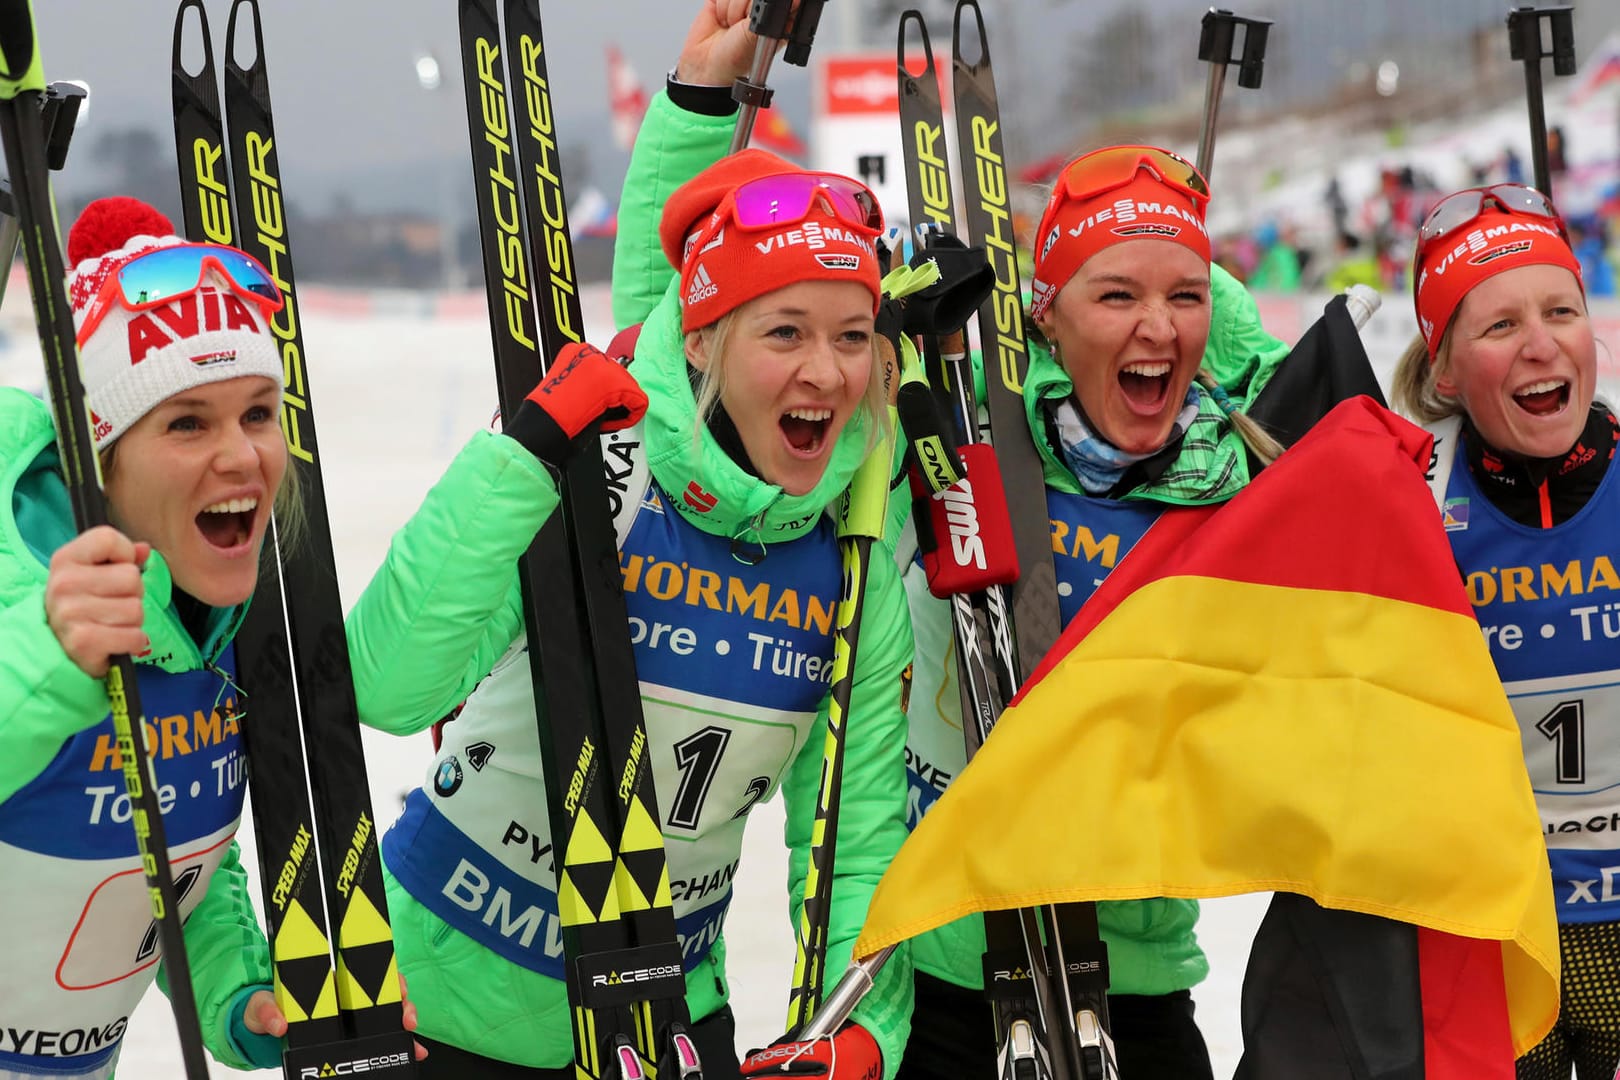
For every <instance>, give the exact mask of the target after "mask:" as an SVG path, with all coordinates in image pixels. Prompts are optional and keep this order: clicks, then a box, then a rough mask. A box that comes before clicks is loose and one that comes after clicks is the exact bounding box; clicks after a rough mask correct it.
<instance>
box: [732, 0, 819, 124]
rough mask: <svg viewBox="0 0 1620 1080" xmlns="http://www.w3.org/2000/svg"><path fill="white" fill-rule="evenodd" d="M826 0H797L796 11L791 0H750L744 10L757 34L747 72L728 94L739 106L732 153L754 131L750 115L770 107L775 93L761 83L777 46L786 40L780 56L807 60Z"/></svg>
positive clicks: (798, 62) (800, 62) (796, 61)
mask: <svg viewBox="0 0 1620 1080" xmlns="http://www.w3.org/2000/svg"><path fill="white" fill-rule="evenodd" d="M826 2H827V0H801V2H800V4H799V9H798V11H797V12H795V11H794V10H793V3H792V0H754V3H753V7H752V8H750V9H749V12H748V26H749V29H751V30H753V32H754V33H755V34H757V35H758V36H759V41H758V42H757V43H756V44H755V46H754V62H753V64H752V66H751V67H750V68H749V71H748V74H747V75H745V76H743V77H741V78H739V79H737V81H736V82H735V83H733V84H732V87H731V96H732V97H734V98H736V99H737V101H738V102H739V103H741V105H742V110H741V112H740V113H739V114H738V116H737V129H736V131H735V132H734V133H733V134H732V136H731V150H730V151H729V153H733V154H735V153H736V152H737V151H739V150H741V149H743V148H744V147H745V146H747V145H748V138H749V136H750V135H752V134H753V133H754V117H755V116H757V115H758V114H759V110H761V109H768V108H770V107H771V96H772V95H773V94H774V93H775V91H774V90H772V89H771V88H770V87H769V86H767V85H766V84H765V77H766V76H767V75H768V74H770V70H771V60H772V59H773V58H774V57H775V56H776V49H777V46H778V45H780V44H781V43H782V42H783V41H786V42H787V50H786V51H785V52H784V53H783V54H782V59H783V60H785V61H787V62H788V63H790V64H794V65H797V66H798V67H803V66H804V65H805V64H806V63H808V62H809V59H810V46H811V43H812V42H813V41H814V40H815V36H816V27H817V26H819V25H820V23H821V7H822V5H823V4H825V3H826Z"/></svg>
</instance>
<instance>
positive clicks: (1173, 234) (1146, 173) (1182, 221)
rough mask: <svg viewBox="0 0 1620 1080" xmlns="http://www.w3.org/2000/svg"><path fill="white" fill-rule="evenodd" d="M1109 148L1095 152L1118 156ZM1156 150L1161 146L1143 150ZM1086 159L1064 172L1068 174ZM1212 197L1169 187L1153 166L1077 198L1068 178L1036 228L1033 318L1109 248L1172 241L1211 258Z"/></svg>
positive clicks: (1138, 169)
mask: <svg viewBox="0 0 1620 1080" xmlns="http://www.w3.org/2000/svg"><path fill="white" fill-rule="evenodd" d="M1122 149H1127V148H1122V147H1107V148H1105V149H1104V150H1099V151H1093V153H1109V154H1115V153H1118V152H1119V151H1120V150H1122ZM1143 149H1144V150H1149V151H1151V150H1155V149H1156V148H1155V147H1143ZM1090 156H1091V154H1086V155H1082V156H1081V157H1080V158H1077V159H1076V160H1075V162H1071V163H1070V165H1069V166H1066V167H1065V168H1064V172H1065V173H1067V172H1068V170H1069V168H1072V167H1073V165H1074V164H1075V163H1078V162H1082V161H1084V160H1085V158H1087V157H1090ZM1208 201H1209V200H1208V198H1207V197H1196V196H1193V195H1189V194H1188V193H1187V192H1185V191H1182V190H1180V189H1178V188H1174V187H1171V186H1170V185H1169V184H1166V183H1165V182H1164V181H1163V180H1162V179H1161V178H1160V177H1159V176H1158V175H1157V174H1156V173H1155V172H1154V171H1153V168H1152V166H1151V165H1150V164H1147V163H1145V162H1144V163H1143V164H1142V165H1139V166H1137V167H1136V168H1135V169H1134V170H1132V172H1131V174H1130V180H1129V181H1127V182H1126V183H1123V184H1119V185H1116V186H1114V187H1111V188H1107V189H1106V190H1102V191H1098V192H1096V193H1094V194H1092V195H1090V196H1088V197H1085V198H1075V197H1073V196H1071V195H1070V194H1069V188H1068V186H1067V184H1066V183H1065V182H1064V181H1063V180H1061V179H1060V180H1059V181H1058V185H1057V187H1056V188H1054V189H1053V191H1052V197H1051V198H1050V199H1049V200H1047V203H1046V210H1045V212H1043V213H1042V214H1041V224H1040V228H1039V229H1037V230H1036V232H1035V236H1036V237H1037V239H1038V241H1039V244H1040V246H1039V247H1038V248H1037V250H1036V252H1035V273H1034V280H1033V281H1032V282H1031V292H1032V294H1033V297H1034V302H1033V304H1032V305H1031V307H1030V314H1031V315H1032V316H1033V317H1035V318H1039V317H1040V316H1042V315H1043V314H1045V313H1046V310H1047V309H1048V308H1049V307H1051V306H1052V301H1053V300H1054V299H1056V297H1057V294H1058V290H1060V289H1062V288H1063V286H1065V285H1067V284H1068V283H1069V279H1070V278H1071V277H1073V276H1074V274H1075V271H1077V270H1079V269H1080V267H1082V266H1084V265H1085V263H1086V260H1087V259H1089V258H1091V257H1092V256H1093V255H1095V254H1097V252H1099V251H1101V250H1102V249H1103V248H1105V247H1108V246H1110V245H1112V244H1119V243H1123V242H1125V241H1126V240H1170V241H1173V242H1174V243H1177V244H1180V245H1182V246H1183V247H1185V248H1187V249H1188V250H1190V251H1192V252H1194V253H1195V254H1197V255H1198V257H1199V258H1200V259H1203V260H1204V261H1205V262H1206V263H1207V262H1209V259H1210V246H1209V231H1208V230H1207V229H1206V228H1205V227H1204V207H1205V206H1206V204H1207V203H1208Z"/></svg>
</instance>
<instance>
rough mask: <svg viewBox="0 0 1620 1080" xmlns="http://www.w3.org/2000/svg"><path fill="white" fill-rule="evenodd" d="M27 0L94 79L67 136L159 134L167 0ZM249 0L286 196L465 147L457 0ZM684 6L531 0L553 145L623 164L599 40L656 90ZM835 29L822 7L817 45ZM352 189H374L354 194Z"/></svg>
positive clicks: (392, 195)
mask: <svg viewBox="0 0 1620 1080" xmlns="http://www.w3.org/2000/svg"><path fill="white" fill-rule="evenodd" d="M839 2H841V0H835V2H834V3H833V4H831V5H829V8H830V9H831V8H836V7H837V4H838V3H839ZM1038 2H1040V0H1038ZM34 3H35V10H36V18H37V21H38V31H39V38H40V43H41V48H42V50H43V54H44V60H45V73H46V78H47V79H50V80H57V79H80V80H83V81H85V82H87V83H89V85H90V88H91V95H92V96H91V109H90V113H89V119H88V122H87V123H86V124H84V125H83V126H82V127H81V129H80V131H79V132H78V133H77V134H76V136H75V138H76V140H77V139H78V137H79V136H82V137H83V139H84V143H82V144H81V143H78V142H77V141H76V145H81V146H82V145H87V144H90V143H93V142H94V140H95V138H96V137H97V136H98V135H99V134H102V133H105V132H106V131H109V130H113V129H116V128H123V127H129V126H132V125H137V124H145V125H148V126H150V127H152V128H153V129H154V130H156V131H157V132H158V133H159V134H160V135H161V136H162V138H163V139H164V141H165V143H166V144H167V143H168V142H169V140H170V138H171V136H170V132H171V127H170V106H169V60H170V53H171V43H172V39H173V21H174V12H175V10H176V7H177V5H176V4H175V3H174V2H173V0H34ZM207 7H208V13H209V17H210V20H211V22H212V24H213V26H212V29H213V33H214V38H215V43H216V44H215V49H216V54H217V56H218V57H219V59H220V62H222V60H223V52H222V51H221V43H222V41H223V38H224V34H225V24H226V19H227V15H228V12H229V9H230V5H229V3H228V2H226V0H208V3H207ZM261 8H262V10H263V18H264V35H265V53H266V57H267V62H268V66H269V75H270V83H271V90H272V94H273V96H274V101H275V109H276V130H277V135H278V141H279V142H280V143H281V146H280V153H281V166H282V172H283V175H284V177H285V179H286V181H287V185H288V190H289V192H292V193H294V195H295V197H296V195H297V193H299V192H309V191H313V190H320V191H323V192H324V191H326V190H328V189H329V188H330V186H331V185H332V183H333V182H334V178H335V177H338V176H342V175H346V174H349V173H351V172H352V171H354V170H357V169H362V170H367V169H368V167H369V173H368V176H367V180H366V183H367V184H368V185H370V186H371V187H372V188H373V190H374V191H375V194H376V195H377V196H378V197H379V198H380V199H381V200H382V201H384V202H389V201H394V200H395V199H396V198H397V192H394V191H393V190H392V189H393V188H394V187H395V185H396V184H398V185H402V186H406V187H408V186H410V184H411V183H412V180H411V177H410V175H409V174H410V173H412V172H413V171H417V172H419V171H420V170H421V166H422V165H423V164H424V163H428V162H432V161H435V160H437V159H442V158H445V157H447V156H449V155H451V154H452V153H454V154H455V155H457V156H458V157H459V156H464V155H465V153H466V145H467V141H466V140H467V136H466V126H465V120H464V113H463V111H462V104H461V75H460V61H459V54H458V52H457V35H458V31H457V25H456V10H457V5H456V3H455V0H261ZM696 10H697V5H696V4H695V3H693V2H690V0H543V3H542V11H543V15H544V19H545V38H546V46H547V50H548V53H549V54H550V56H549V69H550V74H551V77H552V81H553V83H554V87H553V94H554V97H555V101H556V108H557V110H558V113H559V117H560V119H559V124H560V127H561V133H562V138H563V143H564V145H565V147H566V145H567V144H568V143H569V142H570V141H576V142H577V141H581V140H584V141H594V142H597V143H599V145H600V147H601V149H600V154H601V156H602V158H603V161H604V162H605V163H616V164H617V166H618V168H620V169H622V161H618V160H617V159H618V155H617V153H616V151H614V150H613V149H612V147H611V140H610V139H608V138H606V136H605V123H604V121H605V118H606V101H607V83H606V77H605V74H604V71H603V57H604V53H605V46H606V45H607V43H608V42H609V41H612V42H614V43H616V44H617V45H618V47H619V48H620V50H621V51H622V52H623V53H624V54H625V56H626V57H627V58H628V59H629V61H630V63H631V65H632V66H633V67H634V68H635V69H636V70H637V72H638V74H639V75H640V76H641V78H642V80H643V82H644V83H646V84H648V86H649V87H650V88H652V89H656V88H657V87H658V86H661V85H662V78H663V73H664V72H665V71H666V70H667V69H668V68H669V67H671V66H672V65H673V63H674V60H675V57H676V55H677V53H678V51H679V49H680V45H681V42H682V40H683V39H684V37H685V33H686V28H687V26H688V24H689V23H690V22H691V18H692V14H693V13H694V12H695V11H696ZM839 32H840V26H839V24H838V22H837V19H836V18H835V17H834V15H833V14H832V13H831V11H829V14H828V15H827V17H826V18H825V19H824V20H823V36H822V37H821V38H818V45H819V44H820V43H821V41H823V40H831V39H832V38H833V36H834V35H836V34H838V33H839ZM429 51H431V52H433V53H435V54H436V55H437V56H438V57H439V59H440V61H441V63H442V64H443V66H444V75H445V82H444V85H443V87H442V89H440V90H439V91H438V92H436V93H431V94H430V93H429V92H427V91H425V90H423V89H422V88H421V86H420V85H419V84H418V82H417V78H416V73H415V66H414V65H415V60H416V58H417V57H418V56H420V55H421V54H423V53H425V52H429ZM771 81H772V83H773V84H775V85H778V86H780V87H782V88H783V93H784V95H786V96H788V97H790V98H796V100H794V101H793V102H792V104H794V105H797V106H799V107H800V108H801V109H802V108H803V104H802V99H803V97H804V95H805V92H806V84H805V80H804V76H803V74H802V72H801V70H800V69H796V68H795V69H785V70H784V65H780V64H779V65H777V67H776V69H774V71H773V77H772V80H771ZM594 153H595V152H594V151H593V156H594ZM87 168H88V162H82V163H80V169H79V170H78V171H77V172H75V171H74V168H73V164H72V163H71V162H70V165H69V174H68V175H67V176H66V177H64V178H63V180H62V183H63V184H64V185H65V186H66V187H68V188H70V189H78V188H79V187H80V186H81V185H80V184H75V183H74V180H75V179H80V180H82V179H83V178H84V170H85V169H87ZM603 171H607V172H613V171H614V170H613V169H611V168H608V169H604V170H603ZM401 172H404V173H405V174H407V175H405V176H400V173H401ZM429 179H431V178H429ZM457 179H458V180H460V179H461V177H460V176H459V175H458V177H457ZM615 179H616V175H615ZM356 201H357V202H362V203H366V202H369V201H373V200H368V199H367V198H366V196H365V194H364V193H360V194H359V197H358V198H357V200H356ZM429 205H431V203H429Z"/></svg>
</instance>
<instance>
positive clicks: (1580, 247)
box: [1555, 129, 1614, 297]
mask: <svg viewBox="0 0 1620 1080" xmlns="http://www.w3.org/2000/svg"><path fill="white" fill-rule="evenodd" d="M1555 130H1556V129H1555ZM1567 224H1568V226H1569V246H1570V250H1572V251H1574V252H1575V258H1577V259H1579V260H1580V264H1581V280H1582V282H1584V283H1585V285H1586V295H1587V296H1589V297H1592V296H1613V295H1614V267H1613V266H1611V265H1610V264H1609V252H1608V247H1609V238H1608V230H1607V228H1606V227H1605V226H1604V223H1603V221H1602V220H1601V219H1599V218H1595V217H1586V218H1579V219H1576V218H1571V219H1569V220H1568V222H1567Z"/></svg>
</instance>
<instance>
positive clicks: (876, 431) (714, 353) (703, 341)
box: [687, 308, 889, 453]
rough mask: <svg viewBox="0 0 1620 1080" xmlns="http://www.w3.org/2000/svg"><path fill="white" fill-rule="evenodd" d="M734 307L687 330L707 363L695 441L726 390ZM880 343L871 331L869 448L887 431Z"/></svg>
mask: <svg viewBox="0 0 1620 1080" xmlns="http://www.w3.org/2000/svg"><path fill="white" fill-rule="evenodd" d="M738 310H739V309H737V308H732V309H731V310H730V311H728V312H726V313H725V314H724V315H722V316H720V317H719V318H718V319H716V320H715V321H714V322H712V323H710V324H709V325H707V326H701V327H699V328H698V329H696V330H690V331H688V332H687V338H688V339H690V338H691V336H692V335H693V334H696V335H697V337H698V343H699V346H698V347H700V348H701V349H702V350H703V355H704V356H705V357H706V358H707V361H708V362H707V363H706V364H704V366H703V367H702V368H701V369H700V370H699V373H698V382H697V385H696V386H695V387H693V388H692V396H693V398H694V399H695V400H696V402H697V416H698V423H697V424H696V425H694V426H693V428H692V442H693V443H694V444H696V443H697V442H698V441H699V440H700V439H701V437H702V430H703V427H704V425H706V424H707V423H708V422H709V418H710V417H711V416H712V415H714V410H715V409H717V408H719V406H720V397H721V395H722V394H724V393H725V390H726V368H727V357H728V356H729V355H730V352H731V335H732V334H733V333H734V332H735V331H736V326H737V311H738ZM879 347H880V343H879V340H878V334H877V333H876V332H875V331H874V332H873V334H872V373H871V377H870V378H868V379H867V380H866V393H864V394H862V395H861V404H860V409H859V413H860V414H861V415H862V416H863V417H864V422H865V424H866V450H867V452H868V453H870V452H871V450H872V448H873V447H874V446H876V445H877V442H878V440H879V439H880V438H882V437H883V436H884V435H887V434H888V427H889V408H888V401H887V399H886V397H885V390H884V380H883V362H882V358H881V356H880V354H879V353H878V349H879Z"/></svg>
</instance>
